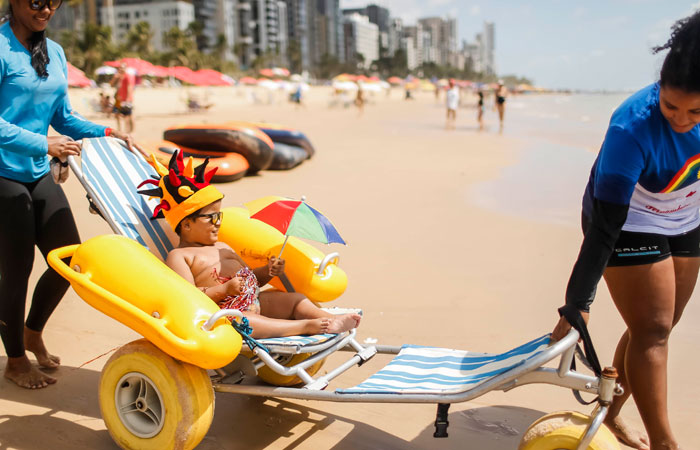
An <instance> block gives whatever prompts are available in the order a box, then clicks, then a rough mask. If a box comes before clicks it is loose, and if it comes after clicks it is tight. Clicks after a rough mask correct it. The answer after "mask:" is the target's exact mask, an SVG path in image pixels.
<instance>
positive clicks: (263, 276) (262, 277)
mask: <svg viewBox="0 0 700 450" xmlns="http://www.w3.org/2000/svg"><path fill="white" fill-rule="evenodd" d="M253 273H254V274H255V277H256V278H257V279H258V285H259V286H265V285H266V284H267V283H269V282H270V280H272V279H273V278H274V277H276V276H279V275H282V274H283V273H284V259H277V258H275V257H274V256H273V257H272V258H270V259H268V260H267V264H266V265H264V266H261V267H258V268H255V269H253Z"/></svg>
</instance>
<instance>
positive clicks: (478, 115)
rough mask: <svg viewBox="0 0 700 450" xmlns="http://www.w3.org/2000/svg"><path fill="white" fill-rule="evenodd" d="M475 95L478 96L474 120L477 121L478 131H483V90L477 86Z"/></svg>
mask: <svg viewBox="0 0 700 450" xmlns="http://www.w3.org/2000/svg"><path fill="white" fill-rule="evenodd" d="M476 95H477V97H478V101H477V104H476V108H477V109H476V121H477V122H479V131H484V91H482V90H481V88H479V90H478V91H477V93H476Z"/></svg>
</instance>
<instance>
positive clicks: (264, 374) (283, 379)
mask: <svg viewBox="0 0 700 450" xmlns="http://www.w3.org/2000/svg"><path fill="white" fill-rule="evenodd" d="M311 356H312V355H311V354H310V353H298V354H296V355H293V356H291V357H289V358H285V359H284V360H282V361H279V363H280V364H282V365H283V366H284V367H291V366H293V365H295V364H299V363H301V362H302V361H306V360H307V359H309V358H310V357H311ZM325 361H326V358H323V359H322V360H320V361H319V362H317V363H316V364H314V365H312V366H310V367H309V368H308V369H306V373H308V374H309V375H310V376H314V375H316V373H318V371H319V370H321V366H323V363H324V362H325ZM258 377H259V378H260V379H261V380H263V381H264V382H265V383H267V384H271V385H273V386H296V385H298V384H302V383H303V381H302V379H301V378H299V377H298V376H296V375H280V374H278V373H277V372H275V371H274V370H272V369H270V368H269V367H267V366H263V367H261V368H260V369H259V370H258Z"/></svg>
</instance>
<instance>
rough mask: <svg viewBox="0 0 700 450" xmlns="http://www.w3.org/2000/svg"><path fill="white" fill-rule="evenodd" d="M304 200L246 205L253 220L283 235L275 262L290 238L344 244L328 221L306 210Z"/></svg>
mask: <svg viewBox="0 0 700 450" xmlns="http://www.w3.org/2000/svg"><path fill="white" fill-rule="evenodd" d="M305 200H306V198H305V197H302V198H301V200H292V199H289V198H284V197H277V196H269V197H264V198H261V199H259V200H254V201H252V202H248V203H246V204H245V206H246V207H247V208H248V210H249V211H250V217H251V218H252V219H257V220H260V221H262V222H265V223H266V224H268V225H270V226H272V227H274V228H277V230H279V232H280V233H282V234H284V243H283V244H282V248H281V249H280V254H279V256H278V258H279V257H281V256H282V252H283V251H284V247H285V245H287V239H289V236H296V237H301V238H306V239H311V240H312V241H316V242H323V243H324V244H333V243H338V244H345V241H344V240H343V238H342V237H340V234H339V233H338V230H336V229H335V227H334V226H333V224H332V223H331V222H330V220H328V218H326V216H324V215H323V214H321V213H320V212H319V211H318V210H316V209H314V208H312V207H311V206H309V205H308V204H307V203H306V201H305Z"/></svg>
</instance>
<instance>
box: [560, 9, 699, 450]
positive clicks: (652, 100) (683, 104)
mask: <svg viewBox="0 0 700 450" xmlns="http://www.w3.org/2000/svg"><path fill="white" fill-rule="evenodd" d="M662 50H668V54H667V55H666V57H665V59H664V63H663V66H662V68H661V76H660V80H659V81H658V82H657V83H654V84H652V85H650V86H647V87H645V88H643V89H641V90H640V91H638V92H637V93H635V94H633V95H632V96H631V97H630V98H628V99H627V100H626V101H625V102H624V103H622V105H620V107H618V109H617V110H616V111H615V112H614V113H613V116H612V118H611V120H610V125H609V127H608V131H607V133H606V135H605V140H604V142H603V145H602V147H601V149H600V153H599V154H598V157H597V159H596V161H595V163H594V165H593V168H592V170H591V174H590V178H589V182H588V186H587V187H586V191H585V194H584V199H583V214H582V228H583V232H584V239H583V244H582V245H581V250H580V253H579V255H578V259H577V261H576V263H575V265H574V268H573V271H572V274H571V277H570V279H569V284H568V287H567V290H566V304H565V306H563V307H562V308H567V309H568V310H569V311H574V312H575V310H578V311H580V312H581V314H582V316H583V318H584V320H586V321H587V320H588V311H589V306H590V304H591V302H592V301H593V298H594V297H595V291H596V286H597V284H598V281H599V280H600V278H601V277H604V278H605V282H606V283H607V285H608V289H609V290H610V294H611V296H612V298H613V301H614V302H615V306H616V307H617V309H618V311H619V312H620V315H621V316H622V319H623V320H624V322H625V325H626V326H627V329H626V330H625V332H624V333H623V334H622V337H621V338H620V341H619V343H618V345H617V349H616V352H615V359H614V366H615V367H616V368H617V369H618V372H619V374H620V378H619V381H620V383H621V384H622V386H623V387H624V389H625V395H622V396H617V397H615V399H614V400H613V403H612V405H611V407H610V411H609V412H608V415H607V417H606V419H605V420H606V423H607V425H608V426H609V427H610V428H611V430H612V431H613V432H614V433H615V434H616V435H617V437H618V439H620V440H621V441H622V442H623V443H625V444H627V445H629V446H630V447H633V448H636V449H651V450H669V449H673V450H675V449H678V448H680V447H679V443H678V441H677V440H676V438H675V436H674V435H673V432H672V431H671V424H670V421H669V417H668V399H667V389H668V374H667V371H668V343H669V336H670V334H671V330H672V329H673V327H674V326H675V325H676V324H677V323H678V321H679V320H680V318H681V316H682V314H683V310H684V309H685V307H686V305H687V304H688V301H689V300H690V297H691V295H692V293H693V290H694V288H695V284H696V280H697V277H698V269H699V268H700V212H699V211H698V207H699V206H700V195H696V193H697V192H698V190H700V179H699V175H700V171H699V169H700V164H699V163H698V161H700V125H698V124H699V123H700V65H699V64H698V61H700V12H697V13H695V14H693V15H692V16H690V17H687V18H685V19H682V20H680V21H678V22H676V24H675V25H674V26H673V28H672V33H671V38H670V39H669V40H668V42H667V43H666V44H664V45H662V46H661V47H657V48H655V49H654V51H655V52H659V51H662ZM570 328H571V326H570V325H569V323H568V322H567V321H566V319H565V318H564V317H562V318H561V319H560V320H559V322H558V323H557V325H556V326H555V328H554V331H553V332H552V338H553V339H555V340H557V339H561V338H562V337H563V336H564V335H565V334H566V333H567V332H568V330H569V329H570ZM630 394H631V395H632V396H633V397H634V400H635V403H636V404H637V408H638V410H639V413H640V415H641V417H642V420H643V422H644V426H645V428H646V431H647V434H648V436H647V435H644V434H643V433H641V432H639V431H636V430H634V429H632V428H630V427H629V426H628V425H627V424H625V422H624V421H622V419H621V418H620V415H619V414H620V410H621V408H622V406H623V405H624V403H625V402H626V400H627V399H628V398H629V396H630Z"/></svg>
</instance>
